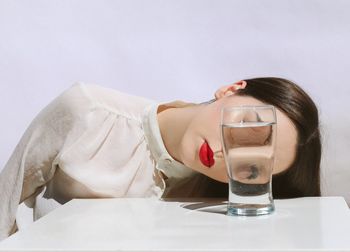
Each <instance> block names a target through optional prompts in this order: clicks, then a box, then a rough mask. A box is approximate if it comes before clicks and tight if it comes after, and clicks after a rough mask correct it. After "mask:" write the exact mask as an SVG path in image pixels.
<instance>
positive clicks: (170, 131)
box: [157, 106, 201, 163]
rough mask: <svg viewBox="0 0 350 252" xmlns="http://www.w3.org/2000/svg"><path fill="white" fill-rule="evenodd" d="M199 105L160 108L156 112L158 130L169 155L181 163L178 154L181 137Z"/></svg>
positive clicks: (199, 107)
mask: <svg viewBox="0 0 350 252" xmlns="http://www.w3.org/2000/svg"><path fill="white" fill-rule="evenodd" d="M199 109H201V106H188V107H181V108H174V107H171V108H167V109H165V110H164V107H162V108H160V109H159V110H158V111H161V112H158V114H157V117H158V124H159V130H160V133H161V136H162V139H163V142H164V146H165V148H166V149H167V151H168V153H169V154H170V156H172V157H173V158H174V159H175V160H176V161H178V162H180V163H183V162H182V159H181V155H180V146H181V141H182V137H183V136H184V134H185V133H186V130H187V128H188V125H189V124H190V123H191V120H192V119H193V117H194V116H195V115H196V114H197V113H198V111H199Z"/></svg>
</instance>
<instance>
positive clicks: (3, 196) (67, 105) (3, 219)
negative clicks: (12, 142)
mask: <svg viewBox="0 0 350 252" xmlns="http://www.w3.org/2000/svg"><path fill="white" fill-rule="evenodd" d="M83 100H84V99H83V98H82V95H81V87H80V86H79V85H73V86H72V87H71V88H69V89H68V90H66V91H65V92H63V93H62V94H61V95H60V96H58V97H57V98H56V99H55V100H53V101H52V102H51V103H50V104H49V105H47V106H46V107H45V108H44V109H43V110H42V111H41V112H40V113H39V114H38V115H37V116H36V117H35V118H34V120H33V121H32V122H31V124H30V125H29V127H28V128H27V129H26V131H25V133H24V135H23V136H22V138H21V139H20V141H19V143H18V144H17V146H16V148H15V150H14V151H13V153H12V155H11V157H10V159H9V160H8V162H7V163H6V165H5V167H4V169H3V170H2V172H1V174H0V240H2V239H4V238H6V237H7V236H9V235H10V234H12V233H13V232H15V231H16V229H17V228H16V223H15V218H16V212H17V207H18V205H19V203H21V202H23V201H25V200H27V201H30V200H33V199H34V198H35V197H36V195H37V194H38V193H40V192H41V190H42V189H43V188H44V186H45V184H46V183H47V182H48V181H49V180H50V179H52V177H53V175H54V172H55V168H56V167H55V165H54V163H55V162H54V160H55V158H56V157H57V155H58V154H59V152H60V149H61V148H62V146H63V144H64V142H65V139H66V137H67V134H68V133H69V131H70V129H71V128H72V125H73V123H74V121H75V120H76V118H77V116H78V115H77V114H78V108H79V107H81V106H82V103H83Z"/></svg>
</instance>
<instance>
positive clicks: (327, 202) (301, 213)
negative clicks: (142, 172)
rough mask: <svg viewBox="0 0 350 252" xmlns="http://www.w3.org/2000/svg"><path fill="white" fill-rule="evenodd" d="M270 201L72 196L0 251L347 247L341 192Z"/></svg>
mask: <svg viewBox="0 0 350 252" xmlns="http://www.w3.org/2000/svg"><path fill="white" fill-rule="evenodd" d="M203 201H205V202H204V203H203ZM275 205H276V211H275V213H273V214H272V215H267V216H259V217H236V216H235V217H233V216H227V215H225V213H226V204H220V202H213V201H210V200H209V199H207V200H203V199H202V200H198V201H192V202H184V201H183V200H182V201H160V200H156V199H140V198H125V199H85V200H84V199H83V200H82V199H80V200H72V201H70V202H68V203H67V204H65V205H63V206H62V207H60V208H58V209H57V210H55V211H53V212H51V213H49V214H48V215H46V216H45V217H43V218H41V219H40V220H38V221H36V222H34V223H33V224H32V225H31V226H29V227H27V228H26V229H25V230H22V231H20V232H18V233H16V234H15V235H13V236H11V237H9V238H7V239H6V240H4V241H3V242H0V251H9V250H11V251H38V250H40V251H57V250H63V251H103V250H108V251H252V250H254V251H272V250H275V251H350V211H349V208H348V206H347V205H346V203H345V201H344V199H343V198H341V197H322V198H317V197H315V198H299V199H289V200H275Z"/></svg>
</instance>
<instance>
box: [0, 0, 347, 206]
mask: <svg viewBox="0 0 350 252" xmlns="http://www.w3.org/2000/svg"><path fill="white" fill-rule="evenodd" d="M349 13H350V1H346V0H343V1H340V0H328V1H324V0H319V1H315V0H313V1H312V0H309V1H305V0H293V1H287V0H276V1H272V0H264V1H262V0H241V1H233V0H232V1H228V0H211V1H208V0H177V1H174V0H173V1H162V0H157V1H141V0H140V1H135V0H131V1H130V0H128V1H112V0H103V1H102V0H95V1H92V0H74V1H71V0H69V1H68V0H59V1H58V0H51V1H46V0H41V1H29V0H28V1H18V0H8V1H4V0H0V105H1V106H0V115H1V123H0V142H1V144H0V170H1V169H2V168H3V167H4V165H5V164H6V162H7V160H8V159H9V157H10V155H11V153H12V151H13V149H14V148H15V146H16V144H17V142H18V141H19V139H20V137H21V136H22V134H23V132H24V131H25V129H26V127H27V126H28V125H29V123H30V122H31V120H32V119H33V118H34V117H35V115H36V114H37V113H38V112H39V111H40V110H41V109H42V108H43V107H44V106H46V105H47V104H48V103H49V102H50V101H51V100H52V99H53V98H54V97H56V96H57V95H58V94H59V93H61V92H62V91H63V90H64V89H66V88H68V87H69V86H71V85H72V84H73V83H74V82H75V81H85V82H90V83H95V84H99V85H101V86H105V87H111V88H115V89H118V90H120V91H124V92H127V93H130V94H134V95H139V96H144V97H147V98H151V99H155V100H159V101H171V100H176V99H182V100H185V101H193V102H201V101H205V100H208V99H211V98H212V97H213V94H214V92H215V90H216V89H217V88H218V87H219V86H221V85H227V84H229V83H232V82H233V81H236V80H240V79H243V78H250V77H258V76H278V77H284V78H288V79H291V80H293V81H295V82H297V83H299V84H300V85H301V86H302V87H303V88H304V89H305V90H306V91H307V92H308V93H309V94H310V95H311V96H312V97H313V99H314V100H315V102H316V103H317V104H318V106H319V110H320V117H321V121H322V125H321V130H322V132H323V135H324V139H323V143H324V153H323V164H322V165H323V166H322V171H323V172H322V191H323V194H324V195H342V196H345V197H346V198H347V200H348V203H349V202H350V171H349V165H348V163H349V160H350V158H349V156H350V155H349V154H348V152H350V133H349V132H350V131H349V130H348V128H350V116H349V113H350V111H349V109H350V105H349V101H348V96H349V94H350V92H349V91H350V88H349V84H350V80H349V71H350V47H349V45H350V15H349Z"/></svg>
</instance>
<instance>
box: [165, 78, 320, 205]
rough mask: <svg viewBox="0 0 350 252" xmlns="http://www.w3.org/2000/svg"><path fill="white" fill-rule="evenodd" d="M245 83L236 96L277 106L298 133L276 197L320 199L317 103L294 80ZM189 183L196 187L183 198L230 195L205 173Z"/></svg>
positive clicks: (223, 185) (277, 184) (274, 186)
mask: <svg viewBox="0 0 350 252" xmlns="http://www.w3.org/2000/svg"><path fill="white" fill-rule="evenodd" d="M245 81H246V82H247V86H246V87H245V88H244V89H239V90H238V91H237V92H236V95H239V96H251V97H254V98H256V99H258V100H260V101H263V102H265V103H267V104H271V105H273V106H275V107H276V108H278V109H279V110H281V111H282V112H283V113H285V114H286V115H287V116H288V117H289V118H290V120H291V121H292V122H293V124H294V125H295V127H296V129H297V132H298V141H297V143H298V144H297V148H296V156H295V159H294V162H293V163H292V165H291V166H290V167H289V168H288V169H287V170H286V171H284V172H282V173H280V174H276V175H273V178H272V193H273V197H274V198H276V199H278V198H294V197H305V196H320V162H321V135H320V129H319V119H318V110H317V107H316V105H315V103H314V102H313V101H312V99H311V98H310V96H309V95H308V94H307V93H305V91H303V90H302V89H301V88H300V87H299V86H298V85H297V84H295V83H293V82H292V81H290V80H286V79H282V78H275V77H265V78H253V79H246V80H245ZM190 181H191V182H190ZM187 182H188V183H191V184H192V185H194V186H192V187H190V188H191V190H189V191H187V192H186V195H184V194H183V193H182V194H181V196H187V197H224V198H227V196H228V186H227V184H226V183H221V182H218V181H215V180H213V179H211V178H209V177H207V176H204V175H202V174H197V175H196V176H195V177H191V178H189V179H188V181H187ZM185 184H186V181H183V183H180V184H179V185H177V186H176V187H177V188H179V187H182V186H185ZM175 191H176V190H173V192H175ZM181 191H182V192H184V190H181ZM178 196H179V195H178V194H177V193H172V192H171V191H169V193H168V194H167V195H166V197H178Z"/></svg>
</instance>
